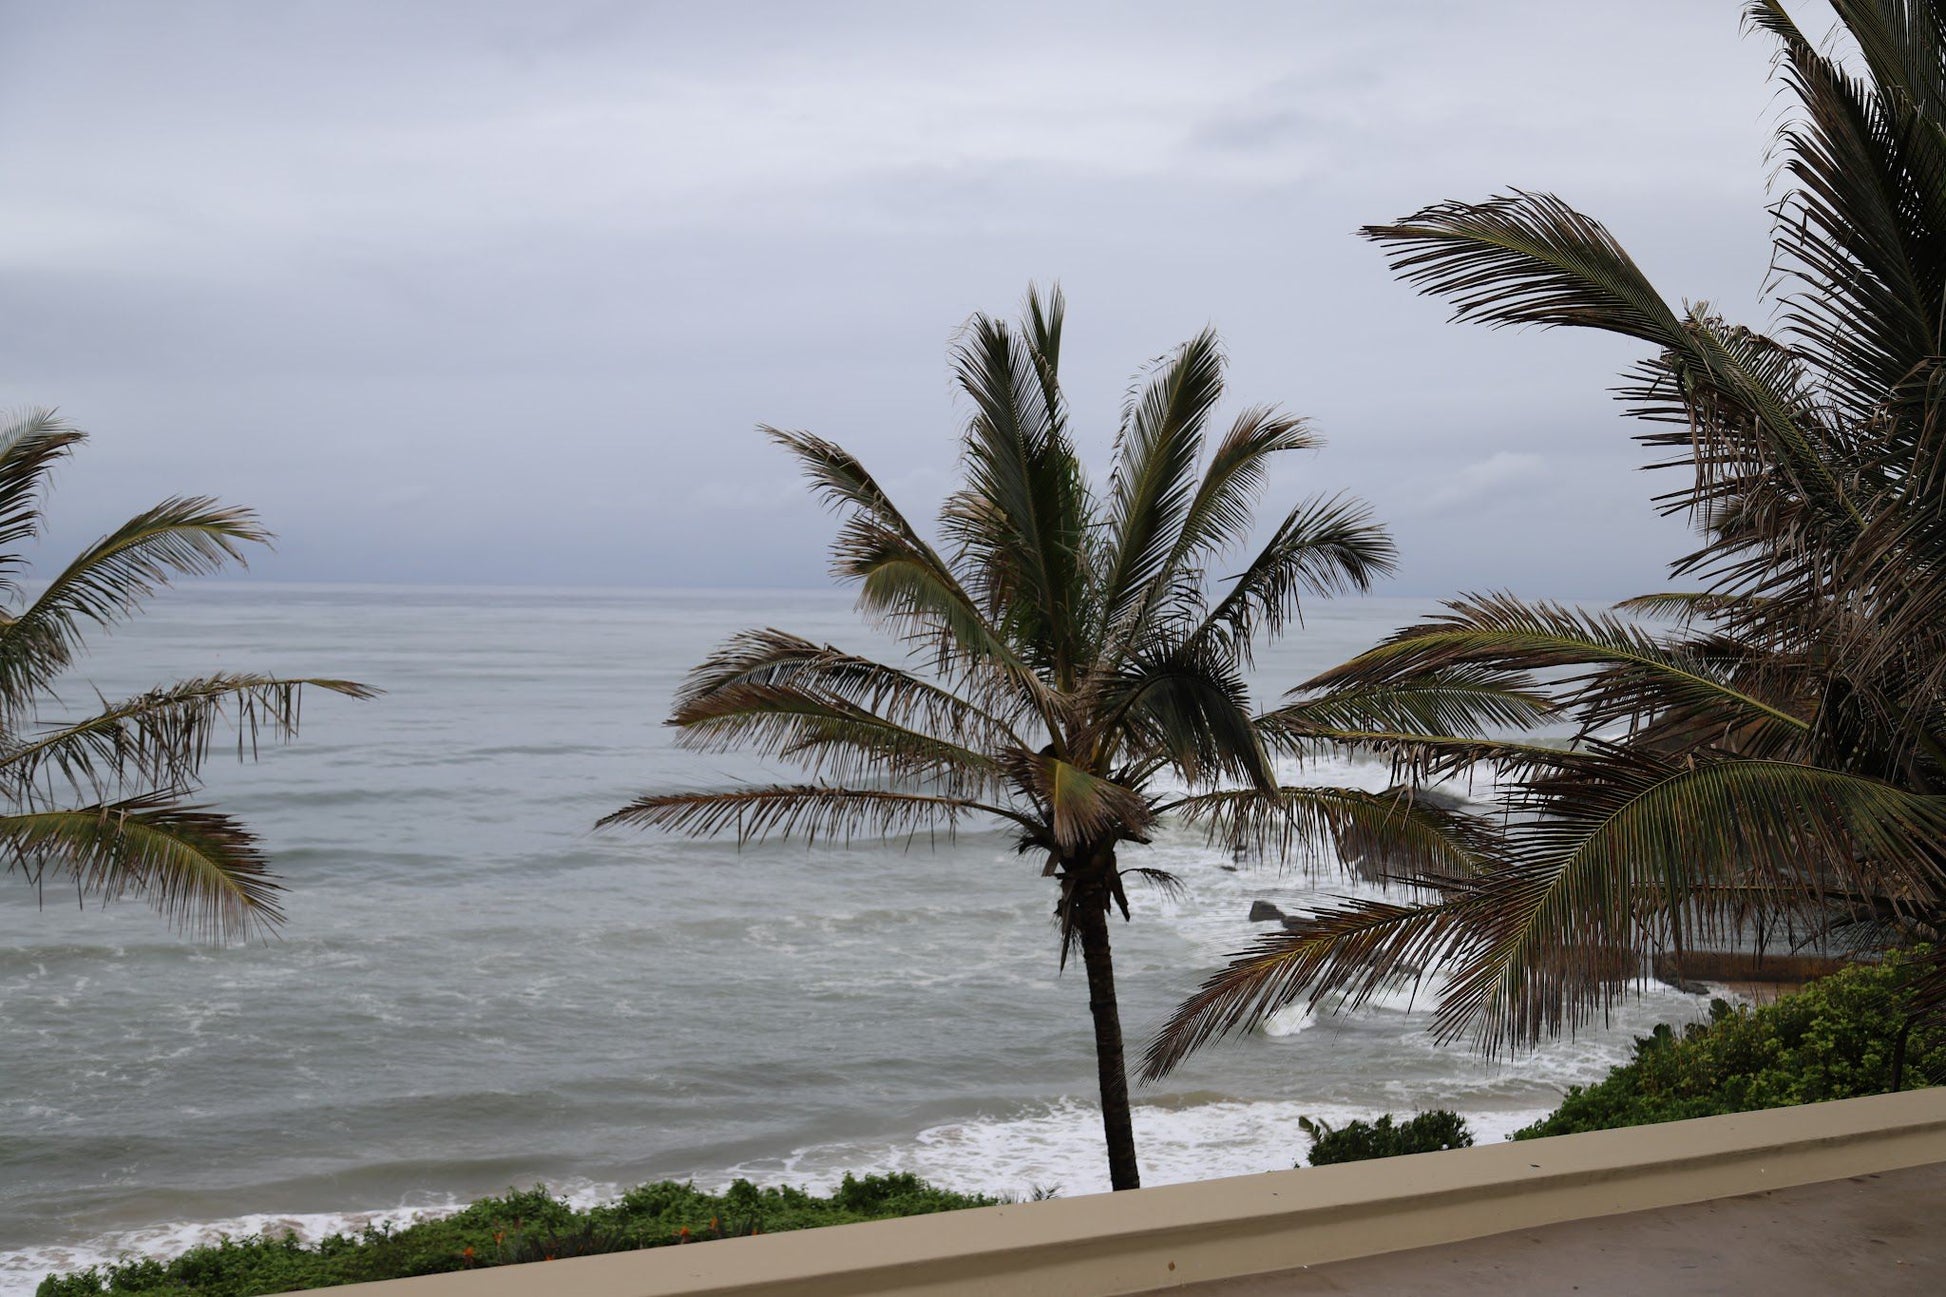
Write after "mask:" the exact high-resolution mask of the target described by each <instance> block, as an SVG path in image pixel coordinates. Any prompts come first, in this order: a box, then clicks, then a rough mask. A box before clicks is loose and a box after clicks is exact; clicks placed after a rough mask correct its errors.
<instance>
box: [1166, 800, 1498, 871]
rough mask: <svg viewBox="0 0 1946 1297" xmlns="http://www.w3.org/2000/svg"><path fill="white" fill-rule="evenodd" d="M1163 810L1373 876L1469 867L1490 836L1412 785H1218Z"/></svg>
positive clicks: (1272, 854) (1245, 843) (1232, 841)
mask: <svg viewBox="0 0 1946 1297" xmlns="http://www.w3.org/2000/svg"><path fill="white" fill-rule="evenodd" d="M1162 809H1164V810H1167V811H1169V812H1171V813H1172V814H1174V815H1176V816H1178V817H1179V818H1181V819H1182V820H1183V821H1184V822H1185V823H1187V824H1191V825H1194V826H1196V827H1198V828H1200V829H1202V830H1203V833H1204V835H1205V836H1206V837H1207V838H1208V839H1209V841H1210V842H1211V843H1212V844H1214V845H1220V846H1223V847H1227V848H1231V849H1235V848H1237V847H1242V848H1244V849H1246V850H1248V851H1250V852H1252V853H1254V854H1256V855H1259V856H1263V857H1265V858H1268V859H1272V860H1284V861H1291V860H1297V861H1309V862H1311V863H1312V864H1316V863H1319V862H1322V861H1326V860H1331V861H1336V862H1337V863H1339V864H1340V865H1342V866H1343V867H1344V868H1346V869H1348V870H1350V871H1352V872H1354V873H1356V874H1359V875H1361V876H1363V877H1365V878H1368V879H1372V880H1374V881H1397V880H1415V879H1420V878H1427V877H1446V876H1463V875H1468V874H1472V873H1475V872H1477V871H1478V870H1479V869H1480V867H1481V866H1482V864H1483V863H1485V861H1486V860H1487V858H1488V853H1489V852H1490V851H1491V849H1492V843H1493V837H1494V835H1493V832H1492V830H1491V828H1490V827H1489V826H1488V825H1487V823H1486V822H1485V821H1483V820H1481V819H1480V818H1479V817H1478V816H1474V815H1471V814H1468V813H1466V812H1464V811H1450V810H1446V809H1445V808H1443V807H1441V806H1438V805H1436V804H1434V803H1433V802H1432V801H1431V800H1430V799H1427V798H1425V797H1421V796H1419V795H1417V793H1416V792H1415V790H1414V789H1412V788H1410V787H1407V788H1398V789H1393V790H1391V791H1387V792H1378V793H1375V792H1368V791H1366V790H1365V789H1362V788H1331V787H1312V786H1302V785H1300V786H1286V787H1280V788H1276V789H1274V790H1272V791H1270V792H1268V793H1263V792H1259V791H1257V790H1255V789H1222V790H1219V791H1217V792H1210V793H1191V794H1187V795H1185V796H1182V797H1179V798H1176V799H1174V800H1172V801H1169V802H1165V803H1164V804H1163V806H1162Z"/></svg>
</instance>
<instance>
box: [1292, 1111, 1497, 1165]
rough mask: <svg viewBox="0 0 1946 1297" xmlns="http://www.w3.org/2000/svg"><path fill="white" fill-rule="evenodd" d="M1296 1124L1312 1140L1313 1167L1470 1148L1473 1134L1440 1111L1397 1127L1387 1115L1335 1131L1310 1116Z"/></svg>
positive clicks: (1457, 1117) (1454, 1117)
mask: <svg viewBox="0 0 1946 1297" xmlns="http://www.w3.org/2000/svg"><path fill="white" fill-rule="evenodd" d="M1297 1124H1298V1126H1299V1127H1300V1128H1301V1129H1302V1130H1303V1131H1304V1133H1305V1134H1306V1135H1309V1136H1310V1137H1311V1165H1312V1166H1325V1165H1328V1164H1330V1163H1332V1162H1363V1161H1365V1160H1366V1159H1368V1158H1374V1157H1399V1156H1401V1155H1403V1154H1406V1153H1437V1152H1439V1151H1440V1150H1441V1149H1447V1148H1471V1147H1472V1146H1473V1134H1472V1132H1471V1131H1469V1130H1467V1128H1466V1122H1465V1120H1463V1119H1462V1118H1461V1117H1460V1115H1459V1114H1458V1113H1456V1112H1447V1111H1446V1110H1445V1109H1443V1108H1441V1109H1435V1110H1433V1111H1432V1112H1422V1113H1420V1114H1419V1115H1418V1116H1416V1117H1413V1118H1411V1119H1410V1120H1408V1121H1406V1122H1404V1123H1403V1124H1401V1125H1397V1126H1394V1125H1393V1124H1392V1114H1391V1113H1389V1112H1388V1113H1386V1114H1385V1115H1384V1116H1383V1117H1380V1118H1379V1119H1378V1120H1377V1121H1353V1122H1347V1123H1346V1124H1345V1125H1343V1126H1341V1127H1337V1128H1333V1127H1332V1126H1330V1125H1327V1124H1326V1123H1325V1122H1322V1121H1313V1120H1311V1119H1310V1118H1309V1117H1299V1118H1298V1119H1297Z"/></svg>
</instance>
